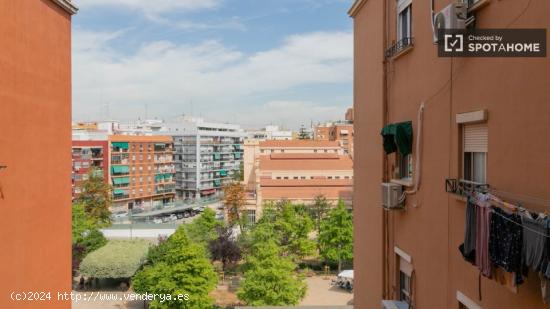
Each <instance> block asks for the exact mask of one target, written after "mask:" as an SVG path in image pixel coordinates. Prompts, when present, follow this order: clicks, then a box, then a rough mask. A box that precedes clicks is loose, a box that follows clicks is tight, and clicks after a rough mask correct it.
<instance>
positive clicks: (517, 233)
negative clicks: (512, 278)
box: [489, 207, 523, 284]
mask: <svg viewBox="0 0 550 309" xmlns="http://www.w3.org/2000/svg"><path fill="white" fill-rule="evenodd" d="M490 222H491V223H490V232H489V234H490V235H489V256H490V259H491V261H492V262H493V263H494V264H495V266H500V267H502V269H504V270H505V271H507V272H515V273H516V283H517V284H521V283H523V277H522V275H521V274H522V260H521V259H522V250H523V226H522V224H521V217H520V216H519V215H517V214H515V213H514V214H509V213H506V212H505V211H504V210H502V209H500V208H496V207H493V214H492V216H491V221H490Z"/></svg>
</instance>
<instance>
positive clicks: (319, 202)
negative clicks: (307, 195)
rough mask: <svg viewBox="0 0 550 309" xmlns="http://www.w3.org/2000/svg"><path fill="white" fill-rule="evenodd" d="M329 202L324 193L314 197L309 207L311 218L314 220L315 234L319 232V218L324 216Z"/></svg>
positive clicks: (321, 218)
mask: <svg viewBox="0 0 550 309" xmlns="http://www.w3.org/2000/svg"><path fill="white" fill-rule="evenodd" d="M329 207H330V205H329V203H328V201H327V198H326V197H325V196H324V195H318V196H316V197H315V200H314V201H313V204H312V205H311V207H310V214H311V218H312V219H313V220H314V221H315V230H316V231H317V235H319V234H320V232H321V220H323V218H325V216H326V215H327V213H328V210H329Z"/></svg>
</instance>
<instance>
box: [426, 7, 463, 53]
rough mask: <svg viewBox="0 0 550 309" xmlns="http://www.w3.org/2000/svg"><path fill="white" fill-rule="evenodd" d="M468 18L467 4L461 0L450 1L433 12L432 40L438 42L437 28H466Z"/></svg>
mask: <svg viewBox="0 0 550 309" xmlns="http://www.w3.org/2000/svg"><path fill="white" fill-rule="evenodd" d="M467 18H468V4H467V3H463V2H457V3H451V4H449V5H448V6H446V7H445V8H444V9H443V10H441V11H439V12H438V13H437V14H435V16H434V19H433V21H432V22H433V32H434V33H433V36H434V42H436V43H437V42H438V41H439V38H438V33H439V29H466V19H467Z"/></svg>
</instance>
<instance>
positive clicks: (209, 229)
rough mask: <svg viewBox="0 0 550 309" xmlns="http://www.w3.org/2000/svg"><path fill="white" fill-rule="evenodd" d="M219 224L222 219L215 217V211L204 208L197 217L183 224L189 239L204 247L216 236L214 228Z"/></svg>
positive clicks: (219, 225)
mask: <svg viewBox="0 0 550 309" xmlns="http://www.w3.org/2000/svg"><path fill="white" fill-rule="evenodd" d="M221 226H223V221H221V220H218V219H216V212H215V211H214V210H212V209H210V208H206V209H205V210H204V212H203V213H202V214H201V215H200V216H199V217H198V218H196V219H195V220H193V222H191V223H189V224H187V225H185V229H186V232H187V235H188V236H189V239H190V240H191V241H193V242H194V243H197V244H200V245H203V246H205V247H206V246H207V245H208V242H210V241H211V240H213V239H215V238H216V237H217V233H216V229H217V228H218V227H221Z"/></svg>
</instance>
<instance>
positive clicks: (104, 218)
mask: <svg viewBox="0 0 550 309" xmlns="http://www.w3.org/2000/svg"><path fill="white" fill-rule="evenodd" d="M87 177H88V179H86V180H85V181H84V182H83V183H82V186H81V187H82V192H81V193H80V194H79V195H78V197H77V200H76V202H77V203H78V204H81V205H82V206H83V207H84V210H85V212H86V214H87V215H88V216H89V217H90V218H91V219H92V220H93V221H94V223H95V224H97V225H98V226H100V227H105V226H109V225H111V218H110V215H111V212H110V211H109V207H110V206H111V201H112V196H111V186H110V185H109V184H108V183H106V182H105V181H104V179H103V175H102V173H101V170H99V169H97V168H94V167H92V168H90V170H89V171H88V174H87Z"/></svg>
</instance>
